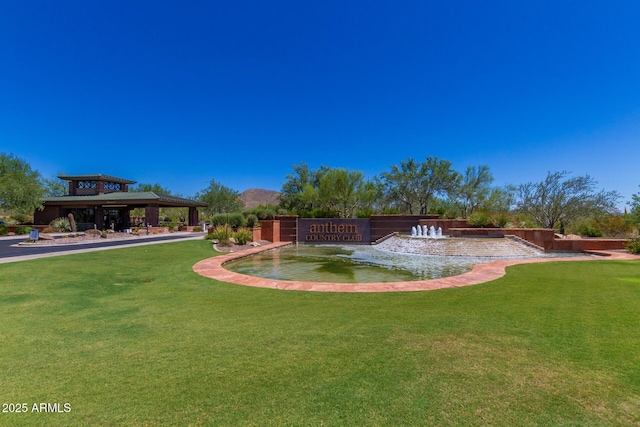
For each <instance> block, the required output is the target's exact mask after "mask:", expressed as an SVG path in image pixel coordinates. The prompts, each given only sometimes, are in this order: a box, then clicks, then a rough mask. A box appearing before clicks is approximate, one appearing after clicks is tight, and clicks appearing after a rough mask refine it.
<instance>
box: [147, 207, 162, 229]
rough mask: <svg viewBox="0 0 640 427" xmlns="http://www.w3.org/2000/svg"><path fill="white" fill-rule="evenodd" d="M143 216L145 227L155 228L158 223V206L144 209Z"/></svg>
mask: <svg viewBox="0 0 640 427" xmlns="http://www.w3.org/2000/svg"><path fill="white" fill-rule="evenodd" d="M144 215H145V218H146V219H145V220H146V223H147V225H150V226H152V227H157V226H158V224H159V223H160V206H158V205H148V206H147V207H145V209H144Z"/></svg>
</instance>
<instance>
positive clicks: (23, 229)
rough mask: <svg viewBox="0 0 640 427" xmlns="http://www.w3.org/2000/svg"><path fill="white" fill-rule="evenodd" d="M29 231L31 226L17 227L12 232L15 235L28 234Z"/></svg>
mask: <svg viewBox="0 0 640 427" xmlns="http://www.w3.org/2000/svg"><path fill="white" fill-rule="evenodd" d="M30 232H31V227H18V228H16V230H15V231H14V232H13V233H14V234H17V235H21V234H29V233H30Z"/></svg>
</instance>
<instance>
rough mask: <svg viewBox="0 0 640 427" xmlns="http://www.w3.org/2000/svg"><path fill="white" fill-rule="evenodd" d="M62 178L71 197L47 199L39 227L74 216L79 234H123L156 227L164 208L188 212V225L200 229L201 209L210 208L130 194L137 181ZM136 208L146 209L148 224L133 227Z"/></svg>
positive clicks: (104, 177)
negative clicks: (93, 230)
mask: <svg viewBox="0 0 640 427" xmlns="http://www.w3.org/2000/svg"><path fill="white" fill-rule="evenodd" d="M58 178H60V179H62V180H65V181H68V183H69V191H68V194H67V195H65V196H58V197H48V198H46V199H44V201H43V205H44V208H43V209H42V210H37V211H36V212H35V213H34V223H35V224H40V225H45V224H49V223H50V222H51V221H53V220H54V219H56V218H61V217H68V216H69V214H72V215H73V218H74V220H75V222H76V224H77V227H78V230H87V229H90V228H97V229H99V230H104V229H107V228H111V229H113V230H115V231H120V230H123V229H128V228H131V227H133V226H138V225H145V226H146V225H149V226H154V227H155V226H158V223H159V222H160V208H169V207H172V208H188V210H189V214H188V219H187V221H188V224H187V225H197V224H198V210H197V208H198V207H205V206H207V204H206V203H202V202H198V201H195V200H190V199H184V198H181V197H175V196H170V195H166V194H158V193H155V192H152V191H146V192H130V191H129V186H130V185H132V184H135V181H131V180H128V179H122V178H117V177H113V176H109V175H101V174H97V175H62V176H59V177H58ZM136 208H143V209H144V212H145V223H144V224H132V223H131V211H132V210H133V209H136Z"/></svg>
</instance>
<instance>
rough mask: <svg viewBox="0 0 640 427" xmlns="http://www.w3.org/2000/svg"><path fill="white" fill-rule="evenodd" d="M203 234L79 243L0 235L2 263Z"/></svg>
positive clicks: (150, 243) (194, 236)
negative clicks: (30, 241) (28, 242)
mask: <svg viewBox="0 0 640 427" xmlns="http://www.w3.org/2000/svg"><path fill="white" fill-rule="evenodd" d="M204 236H205V234H204V233H194V232H190V231H178V232H175V233H169V234H152V235H149V236H138V237H126V238H122V239H118V238H109V239H96V240H91V241H86V242H79V243H59V244H32V245H21V244H20V243H21V242H23V241H24V240H25V239H26V238H27V236H5V237H1V238H0V264H4V263H8V262H17V261H26V260H30V259H36V258H47V257H52V256H60V255H70V254H77V253H82V252H93V251H104V250H108V249H118V248H122V247H125V246H126V247H131V246H142V245H154V244H160V243H168V242H175V241H182V240H202V239H203V238H204Z"/></svg>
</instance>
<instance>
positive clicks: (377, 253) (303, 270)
mask: <svg viewBox="0 0 640 427" xmlns="http://www.w3.org/2000/svg"><path fill="white" fill-rule="evenodd" d="M493 259H495V258H493ZM490 260H491V259H487V258H482V257H473V258H472V257H453V256H433V255H415V254H399V253H395V252H389V251H381V250H378V249H375V248H374V247H372V246H366V245H309V244H304V245H293V246H287V247H283V248H279V249H274V250H270V251H265V252H261V253H258V254H256V255H252V256H250V257H246V258H242V259H239V260H235V261H231V262H229V263H227V264H225V266H224V267H225V268H226V269H228V270H231V271H234V272H236V273H242V274H248V275H251V276H258V277H264V278H268V279H278V280H303V281H307V282H335V283H369V282H405V281H414V280H427V279H436V278H440V277H449V276H455V275H458V274H462V273H465V272H467V271H470V270H471V269H472V268H473V266H474V265H475V264H478V263H481V262H487V261H490Z"/></svg>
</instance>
